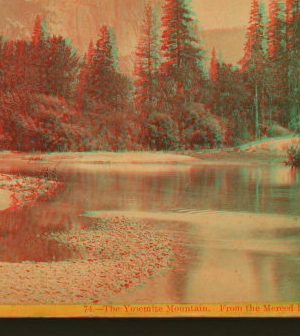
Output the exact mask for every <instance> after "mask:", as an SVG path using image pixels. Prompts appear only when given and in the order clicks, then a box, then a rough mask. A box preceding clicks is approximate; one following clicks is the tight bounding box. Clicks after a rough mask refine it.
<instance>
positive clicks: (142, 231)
mask: <svg viewBox="0 0 300 336" xmlns="http://www.w3.org/2000/svg"><path fill="white" fill-rule="evenodd" d="M91 221H92V222H91V224H92V226H91V227H87V228H81V229H78V228H77V229H70V230H67V231H63V232H60V233H52V234H51V233H48V234H46V235H44V236H43V237H41V239H47V240H55V241H57V242H59V243H60V244H62V245H64V246H68V247H69V248H70V249H73V250H74V249H76V250H78V251H79V253H80V255H81V258H78V259H76V260H66V261H64V262H52V263H46V262H44V263H32V262H24V263H6V262H5V263H0V304H62V303H64V304H97V303H103V302H109V301H111V300H113V299H115V298H116V297H118V295H119V294H120V293H121V294H122V292H124V291H127V292H129V293H131V292H132V293H133V292H134V291H135V290H136V289H137V288H139V287H140V286H142V285H143V284H144V282H145V281H146V279H147V278H149V277H152V276H153V275H155V274H161V272H163V271H165V270H167V269H169V268H170V267H174V260H175V258H176V260H178V259H180V258H181V255H182V252H181V251H180V248H181V247H180V239H179V237H176V235H175V234H173V233H169V234H168V233H166V232H160V231H159V230H157V229H155V228H153V226H151V225H149V224H146V223H145V222H143V221H135V220H134V219H132V218H131V219H126V218H125V217H122V218H121V217H118V218H110V219H102V220H92V219H91Z"/></svg>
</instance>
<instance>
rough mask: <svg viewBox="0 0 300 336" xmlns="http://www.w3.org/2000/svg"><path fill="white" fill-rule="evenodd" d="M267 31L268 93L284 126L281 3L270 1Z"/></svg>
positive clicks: (284, 33)
mask: <svg viewBox="0 0 300 336" xmlns="http://www.w3.org/2000/svg"><path fill="white" fill-rule="evenodd" d="M269 13H270V15H269V17H270V19H269V29H268V65H267V68H268V73H267V82H268V93H269V97H270V99H271V105H273V106H274V107H275V108H276V109H277V110H279V111H280V116H281V122H282V123H283V124H285V119H286V111H284V110H285V105H286V97H287V69H288V66H287V56H288V55H287V49H286V46H287V43H286V22H285V13H284V9H283V7H282V3H281V2H280V1H278V0H272V2H271V3H270V9H269Z"/></svg>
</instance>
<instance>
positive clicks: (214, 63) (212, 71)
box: [209, 47, 218, 83]
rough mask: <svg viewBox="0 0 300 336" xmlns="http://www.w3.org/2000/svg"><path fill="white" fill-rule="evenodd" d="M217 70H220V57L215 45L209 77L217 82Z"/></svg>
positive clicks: (213, 81)
mask: <svg viewBox="0 0 300 336" xmlns="http://www.w3.org/2000/svg"><path fill="white" fill-rule="evenodd" d="M217 70H218V58H217V53H216V49H215V47H213V50H212V54H211V60H210V68H209V78H210V80H211V82H212V83H215V82H216V81H217Z"/></svg>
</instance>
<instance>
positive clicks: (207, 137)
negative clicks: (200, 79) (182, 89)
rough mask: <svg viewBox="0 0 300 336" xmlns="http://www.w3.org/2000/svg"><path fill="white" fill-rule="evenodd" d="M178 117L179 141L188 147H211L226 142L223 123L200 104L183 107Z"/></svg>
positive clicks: (225, 128)
mask: <svg viewBox="0 0 300 336" xmlns="http://www.w3.org/2000/svg"><path fill="white" fill-rule="evenodd" d="M178 119H179V125H180V126H179V128H180V134H181V142H182V143H183V145H184V146H185V147H187V148H189V149H195V148H198V147H202V148H213V147H217V146H219V145H221V144H222V143H224V142H226V133H227V131H228V130H227V127H226V125H225V123H224V122H223V121H222V120H221V119H220V118H218V117H217V116H215V115H213V114H212V113H211V112H210V111H209V110H207V109H205V108H204V107H203V106H202V105H200V104H193V105H192V106H190V107H188V108H183V109H182V111H181V113H180V114H179V117H178Z"/></svg>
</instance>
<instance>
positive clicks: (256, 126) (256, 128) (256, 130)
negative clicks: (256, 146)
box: [255, 83, 259, 139]
mask: <svg viewBox="0 0 300 336" xmlns="http://www.w3.org/2000/svg"><path fill="white" fill-rule="evenodd" d="M258 137H259V124H258V94H257V83H255V139H258Z"/></svg>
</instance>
